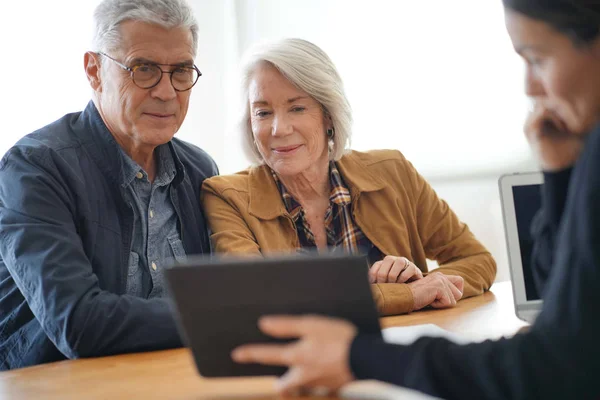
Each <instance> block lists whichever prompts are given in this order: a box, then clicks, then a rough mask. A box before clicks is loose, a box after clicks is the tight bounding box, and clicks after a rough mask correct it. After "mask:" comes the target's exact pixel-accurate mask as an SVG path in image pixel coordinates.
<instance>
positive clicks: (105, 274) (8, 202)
mask: <svg viewBox="0 0 600 400" xmlns="http://www.w3.org/2000/svg"><path fill="white" fill-rule="evenodd" d="M168 146H169V148H170V150H171V152H172V155H173V159H174V161H175V166H176V171H177V172H176V176H175V178H174V179H173V181H172V184H171V185H170V190H169V196H170V198H171V201H172V203H173V205H174V208H175V211H176V213H177V216H178V220H179V224H180V226H179V231H180V233H181V240H182V242H183V247H184V249H185V252H186V254H198V253H208V252H209V251H210V244H209V234H208V229H207V226H206V221H205V218H204V215H203V212H202V209H201V206H200V187H201V185H202V182H203V181H204V179H206V178H208V177H211V176H213V175H216V174H217V173H218V170H217V167H216V164H215V163H214V161H213V160H212V158H211V157H210V156H208V154H206V153H205V152H204V151H202V150H201V149H199V148H198V147H196V146H193V145H191V144H188V143H185V142H183V141H181V140H178V139H173V140H171V141H170V142H169V144H168ZM120 151H121V149H120V147H119V145H118V144H117V143H116V141H115V140H114V138H113V136H112V135H111V133H110V132H109V131H108V129H107V128H106V126H105V124H104V123H103V121H102V119H101V117H100V115H99V113H98V111H97V110H96V107H95V106H94V104H93V103H92V102H90V103H89V104H88V106H87V107H86V109H85V110H84V111H83V112H81V113H74V114H69V115H66V116H64V117H63V118H61V119H59V120H58V121H56V122H54V123H52V124H50V125H48V126H46V127H44V128H42V129H40V130H38V131H36V132H34V133H32V134H30V135H27V136H25V137H24V138H23V139H21V140H20V141H19V142H18V143H17V144H16V145H15V146H13V147H12V148H11V149H10V150H9V151H8V152H7V153H6V154H5V156H4V157H3V158H2V160H1V161H0V258H1V261H0V369H11V368H19V367H25V366H29V365H34V364H39V363H44V362H50V361H57V360H61V359H64V358H78V357H91V356H102V355H109V354H117V353H124V352H134V351H145V350H156V349H164V348H172V347H178V346H181V345H182V343H181V339H180V337H179V334H178V331H177V328H176V325H175V321H174V316H173V314H172V309H171V307H170V305H169V302H168V300H166V299H163V298H152V299H143V298H140V297H135V296H131V295H127V294H126V286H127V269H128V261H129V253H130V249H131V238H132V230H133V219H134V213H133V210H132V209H131V208H130V206H129V204H128V202H127V201H126V200H125V196H124V190H125V188H124V187H123V185H122V179H121V177H122V174H121V173H122V168H123V165H122V158H121V157H120V155H119V152H120Z"/></svg>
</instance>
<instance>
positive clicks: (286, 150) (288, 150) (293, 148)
mask: <svg viewBox="0 0 600 400" xmlns="http://www.w3.org/2000/svg"><path fill="white" fill-rule="evenodd" d="M301 146H302V145H301V144H297V145H294V146H282V147H274V148H273V152H274V153H278V154H291V153H293V152H295V151H296V150H298V149H299V148H300V147H301Z"/></svg>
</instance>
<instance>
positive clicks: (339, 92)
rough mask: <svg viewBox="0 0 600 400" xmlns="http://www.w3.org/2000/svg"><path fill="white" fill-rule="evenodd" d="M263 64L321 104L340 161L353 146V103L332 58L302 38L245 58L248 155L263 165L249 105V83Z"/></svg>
mask: <svg viewBox="0 0 600 400" xmlns="http://www.w3.org/2000/svg"><path fill="white" fill-rule="evenodd" d="M264 63H269V64H271V65H273V66H274V67H275V68H277V70H278V71H279V72H280V73H281V74H282V75H283V76H284V77H285V78H286V79H288V80H289V81H290V82H291V83H292V84H294V85H295V86H296V87H298V88H299V89H301V90H303V91H305V92H306V93H307V94H308V95H309V96H311V97H312V98H313V99H315V100H316V101H317V102H319V103H320V104H321V107H322V108H323V112H324V113H325V115H326V116H329V117H330V118H331V121H332V123H333V128H334V132H335V133H334V136H333V143H332V146H330V150H331V151H330V152H329V158H330V159H331V160H339V159H340V157H342V156H343V155H344V153H345V152H346V150H347V149H349V147H350V138H351V136H352V110H351V108H350V103H349V102H348V99H347V98H346V94H345V93H344V87H343V82H342V78H341V77H340V75H339V73H338V72H337V69H336V68H335V65H334V64H333V62H332V61H331V59H330V58H329V56H328V55H327V54H326V53H325V52H324V51H323V50H321V49H320V48H319V47H318V46H316V45H314V44H313V43H311V42H308V41H306V40H302V39H284V40H281V41H277V42H272V43H267V44H263V45H259V46H257V47H255V48H253V49H251V50H250V52H249V53H248V54H247V56H246V60H245V62H244V64H243V69H242V101H243V104H244V105H243V107H242V113H241V116H240V121H239V126H240V129H241V131H242V135H243V146H244V151H245V153H246V155H247V156H248V157H250V159H251V160H252V161H254V162H256V163H258V164H262V163H263V162H264V160H263V159H262V156H261V154H260V152H259V151H258V148H257V147H256V143H255V142H254V135H253V134H252V126H251V125H250V105H249V104H248V88H249V86H250V81H251V80H252V76H253V74H254V72H255V70H256V69H257V67H259V66H260V65H262V64H264ZM323 135H325V132H323Z"/></svg>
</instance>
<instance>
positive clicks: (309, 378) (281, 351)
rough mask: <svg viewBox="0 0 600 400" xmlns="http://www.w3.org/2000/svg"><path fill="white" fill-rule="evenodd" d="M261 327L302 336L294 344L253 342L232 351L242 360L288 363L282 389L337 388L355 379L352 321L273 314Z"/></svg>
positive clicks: (271, 332) (285, 335) (283, 334)
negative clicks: (351, 354) (351, 346)
mask: <svg viewBox="0 0 600 400" xmlns="http://www.w3.org/2000/svg"><path fill="white" fill-rule="evenodd" d="M258 326H259V327H260V329H261V330H262V331H263V332H264V333H265V334H267V335H269V336H273V337H276V338H298V340H297V341H296V342H294V343H291V344H284V345H278V344H249V345H244V346H240V347H238V348H236V349H235V350H233V352H232V353H231V357H232V358H233V360H234V361H236V362H239V363H259V364H266V365H285V366H288V367H290V369H289V370H288V372H287V373H286V374H285V375H283V376H282V377H281V378H280V379H279V381H278V382H277V386H278V390H279V391H280V392H282V393H286V394H290V393H291V392H293V391H295V390H297V389H309V388H326V389H329V390H337V389H338V388H340V387H341V386H343V385H344V384H346V383H348V382H350V381H352V380H354V379H355V378H354V376H353V375H352V372H351V371H350V354H349V353H350V345H351V343H352V340H353V339H354V336H356V333H357V331H356V327H355V326H354V325H352V324H351V323H349V322H347V321H344V320H340V319H334V318H327V317H321V316H312V315H307V316H270V317H263V318H261V319H260V320H259V323H258Z"/></svg>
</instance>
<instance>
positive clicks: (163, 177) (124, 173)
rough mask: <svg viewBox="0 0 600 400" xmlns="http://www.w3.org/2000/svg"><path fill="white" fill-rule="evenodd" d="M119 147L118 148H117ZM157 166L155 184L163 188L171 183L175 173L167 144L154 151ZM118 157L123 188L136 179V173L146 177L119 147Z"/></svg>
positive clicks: (140, 168) (173, 162)
mask: <svg viewBox="0 0 600 400" xmlns="http://www.w3.org/2000/svg"><path fill="white" fill-rule="evenodd" d="M119 147H120V146H119ZM154 151H155V155H156V162H157V163H158V165H157V167H158V168H157V174H156V179H155V181H154V182H155V184H157V185H158V186H164V185H168V184H169V183H171V181H172V180H173V178H174V177H175V175H176V173H177V171H176V168H175V160H173V155H172V154H171V149H170V148H169V146H168V144H162V145H160V146H158V147H157V148H156V149H155V150H154ZM120 156H121V160H122V164H121V165H122V168H121V179H122V183H123V186H128V185H130V184H131V182H132V181H133V180H134V179H135V178H136V176H137V174H138V173H141V174H143V176H144V177H147V174H146V171H144V170H143V169H142V167H140V166H139V165H138V163H136V162H135V161H134V160H133V159H132V158H131V157H129V155H128V154H127V153H126V152H125V150H123V148H121V147H120Z"/></svg>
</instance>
